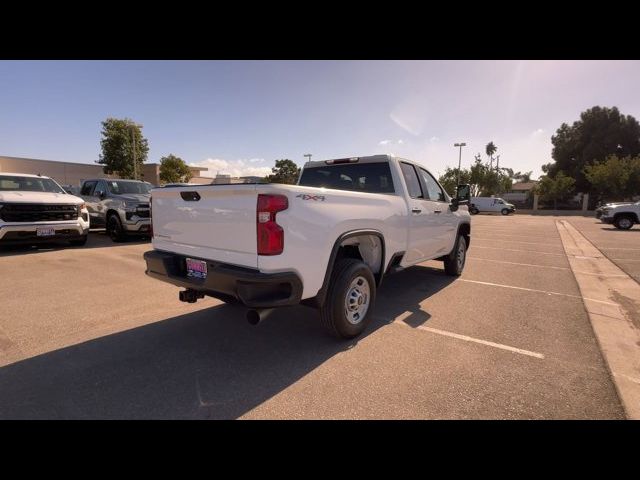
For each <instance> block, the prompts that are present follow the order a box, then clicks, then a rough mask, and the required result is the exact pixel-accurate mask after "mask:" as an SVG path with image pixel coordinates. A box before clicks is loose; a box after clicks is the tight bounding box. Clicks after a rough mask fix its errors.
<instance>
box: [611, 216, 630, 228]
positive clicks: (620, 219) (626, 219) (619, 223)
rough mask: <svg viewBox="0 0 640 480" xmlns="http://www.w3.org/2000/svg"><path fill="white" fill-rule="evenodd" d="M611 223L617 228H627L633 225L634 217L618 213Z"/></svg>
mask: <svg viewBox="0 0 640 480" xmlns="http://www.w3.org/2000/svg"><path fill="white" fill-rule="evenodd" d="M613 224H614V225H615V226H616V228H617V229H618V230H629V229H630V228H631V227H633V224H634V219H633V217H632V216H631V215H618V216H617V217H616V218H615V219H614V220H613Z"/></svg>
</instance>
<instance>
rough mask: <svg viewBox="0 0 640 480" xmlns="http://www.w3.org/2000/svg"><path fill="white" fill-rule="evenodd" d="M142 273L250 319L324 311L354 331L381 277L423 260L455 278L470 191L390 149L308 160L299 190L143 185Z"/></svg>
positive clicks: (334, 327) (464, 243)
mask: <svg viewBox="0 0 640 480" xmlns="http://www.w3.org/2000/svg"><path fill="white" fill-rule="evenodd" d="M151 198H152V200H151V212H152V215H151V217H152V230H153V247H154V250H151V251H148V252H146V253H145V254H144V258H145V260H146V263H147V270H146V273H147V275H149V276H151V277H154V278H157V279H159V280H162V281H165V282H169V283H171V284H174V285H176V286H179V287H183V288H185V289H186V290H184V291H181V292H180V295H179V298H180V300H182V301H185V302H195V301H196V300H197V299H198V298H203V297H204V295H209V296H212V297H216V298H219V299H222V300H224V301H227V302H232V303H240V304H244V305H245V306H247V307H248V308H249V309H250V310H249V312H248V314H247V318H248V320H249V322H250V323H253V324H257V323H258V322H259V321H260V320H262V319H263V318H264V317H265V316H266V315H267V314H268V313H269V312H270V311H271V309H273V308H274V307H281V306H288V305H295V304H298V303H302V304H304V305H308V306H312V307H315V308H318V309H319V310H320V317H321V319H322V322H323V324H324V325H325V326H326V327H327V328H328V330H329V331H330V332H331V333H332V334H334V335H336V336H338V337H342V338H353V337H355V336H358V335H359V334H360V333H362V331H363V330H364V329H365V328H366V326H367V324H368V323H369V322H370V320H371V317H372V311H373V309H374V304H375V299H376V289H377V288H378V287H379V286H380V283H381V282H382V279H383V277H385V276H386V275H387V274H389V273H392V272H394V271H398V270H401V269H403V268H405V267H409V266H411V265H415V264H418V263H421V262H425V261H427V260H431V259H437V260H442V261H444V268H445V272H446V273H447V274H449V275H460V274H461V273H462V269H463V267H464V263H465V257H466V250H467V248H468V246H469V240H470V234H471V223H470V216H469V212H468V209H467V207H466V206H461V205H467V204H468V199H469V188H468V186H460V187H459V188H458V193H457V198H454V199H452V198H450V197H449V196H448V195H447V193H446V192H445V191H444V189H443V188H442V186H441V185H440V184H439V183H438V182H437V181H436V179H435V177H433V175H431V174H430V173H429V172H428V171H427V170H426V169H425V168H424V167H423V166H421V165H419V164H416V163H414V162H411V161H409V160H404V159H400V158H396V157H391V156H388V155H376V156H369V157H359V158H345V159H335V160H326V161H314V162H308V163H307V164H306V165H305V166H304V168H303V170H302V172H301V174H300V178H299V180H298V184H297V185H283V184H248V185H242V184H228V185H224V184H221V185H200V186H196V187H194V186H188V187H174V188H157V189H154V190H152V192H151Z"/></svg>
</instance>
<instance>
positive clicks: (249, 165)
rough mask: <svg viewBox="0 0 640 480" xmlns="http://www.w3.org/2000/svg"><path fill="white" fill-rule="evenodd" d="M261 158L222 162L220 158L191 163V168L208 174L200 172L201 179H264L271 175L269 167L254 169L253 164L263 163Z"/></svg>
mask: <svg viewBox="0 0 640 480" xmlns="http://www.w3.org/2000/svg"><path fill="white" fill-rule="evenodd" d="M263 161H264V159H262V158H252V159H250V160H242V159H240V160H224V159H222V158H207V159H206V160H202V161H200V162H195V163H191V164H190V165H191V166H193V167H204V168H207V169H209V171H208V172H202V176H203V177H215V176H216V174H218V173H219V174H221V175H222V174H227V175H231V176H232V177H247V176H258V177H264V176H265V175H269V174H271V168H270V167H256V166H253V164H255V163H258V162H263Z"/></svg>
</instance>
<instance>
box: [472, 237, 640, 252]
mask: <svg viewBox="0 0 640 480" xmlns="http://www.w3.org/2000/svg"><path fill="white" fill-rule="evenodd" d="M473 239H474V240H478V241H481V242H506V243H526V244H529V245H549V246H552V247H560V248H562V244H561V243H542V242H522V241H520V240H504V239H502V238H480V237H477V236H475V235H474V237H473ZM558 242H559V240H558ZM639 250H640V249H639Z"/></svg>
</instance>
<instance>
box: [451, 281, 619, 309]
mask: <svg viewBox="0 0 640 480" xmlns="http://www.w3.org/2000/svg"><path fill="white" fill-rule="evenodd" d="M458 281H459V282H468V283H478V284H480V285H488V286H490V287H500V288H512V289H514V290H524V291H526V292H536V293H545V294H547V295H559V296H561V297H571V298H578V299H580V300H582V299H584V300H589V301H592V302H598V303H604V304H606V305H614V306H618V304H617V303H613V302H605V301H604V300H596V299H594V298H585V297H582V296H581V295H571V294H570V293H560V292H548V291H546V290H536V289H535V288H525V287H516V286H514V285H503V284H501V283H490V282H481V281H479V280H468V279H466V278H459V279H458Z"/></svg>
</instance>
